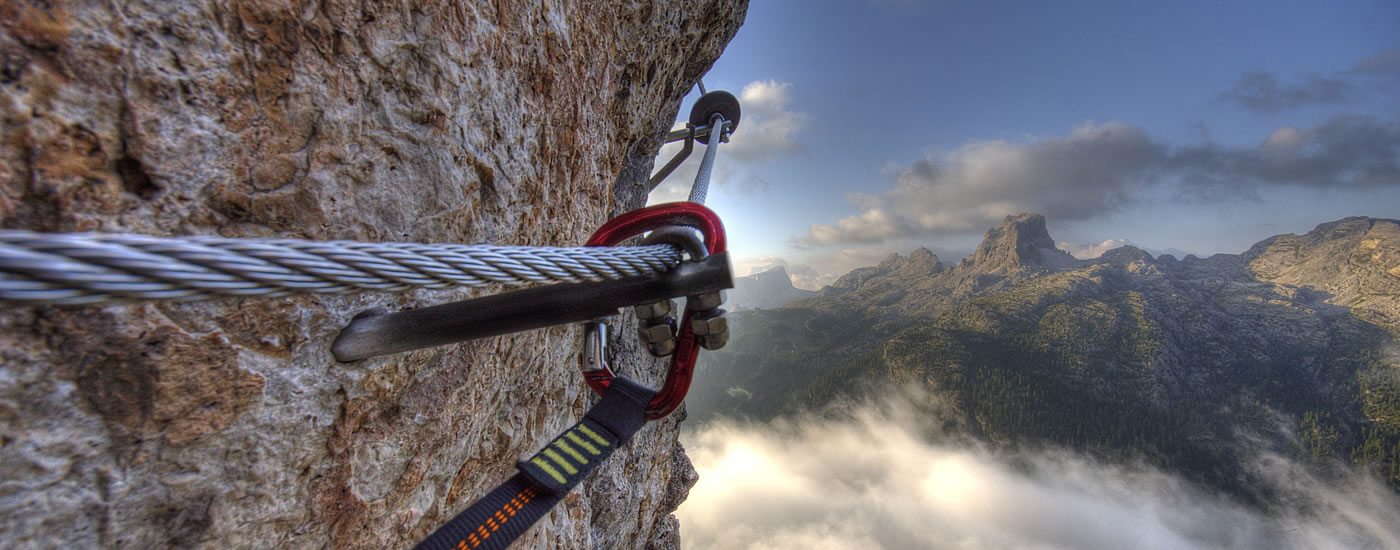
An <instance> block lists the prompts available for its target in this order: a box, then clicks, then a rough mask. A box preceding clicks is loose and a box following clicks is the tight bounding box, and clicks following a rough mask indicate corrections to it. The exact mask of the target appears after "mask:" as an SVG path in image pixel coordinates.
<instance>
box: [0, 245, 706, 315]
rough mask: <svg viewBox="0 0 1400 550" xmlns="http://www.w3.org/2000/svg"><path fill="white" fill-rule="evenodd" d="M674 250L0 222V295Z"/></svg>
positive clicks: (482, 271)
mask: <svg viewBox="0 0 1400 550" xmlns="http://www.w3.org/2000/svg"><path fill="white" fill-rule="evenodd" d="M680 261H681V251H680V249H679V248H677V247H675V246H672V245H668V244H658V245H648V246H635V247H578V248H558V247H529V246H490V245H460V244H419V243H366V242H352V241H304V240H294V239H229V238H221V237H173V238H172V237H149V236H144V235H129V234H98V233H62V234H56V233H34V232H30V231H21V230H0V302H5V303H13V304H92V303H112V302H126V301H134V300H201V299H209V298H217V297H225V296H284V295H288V294H300V293H336V294H342V293H349V292H359V291H366V290H381V291H400V290H406V289H409V288H415V287H425V288H448V287H455V286H468V287H477V286H484V285H488V284H500V285H507V286H514V285H523V284H528V283H560V282H569V283H575V282H583V281H602V280H608V279H621V278H625V277H635V276H640V275H651V274H655V273H661V272H665V271H668V270H670V269H671V268H672V267H675V266H676V265H677V264H679V263H680Z"/></svg>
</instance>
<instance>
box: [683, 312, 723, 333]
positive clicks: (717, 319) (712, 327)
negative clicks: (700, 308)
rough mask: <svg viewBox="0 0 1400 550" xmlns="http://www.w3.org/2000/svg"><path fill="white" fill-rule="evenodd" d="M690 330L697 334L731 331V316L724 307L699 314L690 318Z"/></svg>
mask: <svg viewBox="0 0 1400 550" xmlns="http://www.w3.org/2000/svg"><path fill="white" fill-rule="evenodd" d="M690 330H691V332H694V333H695V335H696V336H705V335H707V334H719V333H721V332H729V318H728V317H727V316H725V314H724V310H722V309H716V310H712V311H707V312H705V313H701V314H697V315H695V316H693V317H691V318H690Z"/></svg>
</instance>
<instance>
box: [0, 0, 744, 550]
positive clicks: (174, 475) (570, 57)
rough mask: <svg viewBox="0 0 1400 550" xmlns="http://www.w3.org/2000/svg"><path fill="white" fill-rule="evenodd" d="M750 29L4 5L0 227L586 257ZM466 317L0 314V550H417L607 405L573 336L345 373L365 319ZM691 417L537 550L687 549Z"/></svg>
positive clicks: (630, 202) (318, 303) (646, 372)
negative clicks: (537, 250)
mask: <svg viewBox="0 0 1400 550" xmlns="http://www.w3.org/2000/svg"><path fill="white" fill-rule="evenodd" d="M745 7H746V2H745V1H744V0H703V1H675V0H666V1H661V2H616V3H594V2H582V1H548V2H526V1H520V0H502V1H497V2H447V1H431V0H413V1H408V2H346V1H343V0H326V1H320V2H308V1H269V0H240V1H233V2H220V1H213V0H194V1H188V2H158V1H154V0H132V1H123V2H96V1H91V0H72V1H66V0H57V1H38V0H4V1H0V115H2V116H0V134H3V141H0V226H3V227H7V228H25V229H32V230H39V231H121V232H135V233H144V234H150V235H192V234H201V235H222V236H279V237H294V238H309V239H354V240H372V241H373V240H383V241H417V242H458V243H469V244H470V243H501V244H522V245H560V246H569V245H577V244H581V242H582V241H583V239H584V238H586V236H587V235H588V233H589V232H590V231H592V229H594V228H596V227H597V226H598V225H600V224H601V223H602V222H603V221H604V220H606V219H607V218H608V217H609V216H610V215H613V214H616V213H618V212H621V211H624V210H627V209H631V208H634V207H637V206H640V205H641V204H643V203H644V201H645V197H644V193H645V177H646V174H647V172H648V171H649V170H650V168H651V159H652V157H653V156H654V155H655V152H656V150H657V148H658V147H659V145H660V136H661V135H662V134H663V133H664V131H665V130H666V129H667V128H668V126H669V125H670V123H671V121H673V120H674V118H675V114H676V111H677V109H678V106H679V103H680V100H681V98H682V97H683V96H684V94H685V93H686V92H687V90H688V89H689V88H690V87H691V86H692V84H693V83H694V81H695V80H696V79H697V78H698V77H700V76H701V75H702V74H704V72H705V71H706V70H707V69H708V68H709V66H710V64H711V63H713V61H714V59H716V58H717V57H718V56H719V54H720V52H721V51H722V50H723V48H724V45H725V44H726V43H727V42H728V40H729V39H730V38H732V37H733V35H734V33H735V32H736V31H737V29H738V27H739V25H740V24H742V21H743V13H744V9H745ZM488 292H489V291H488ZM476 294H481V292H469V291H463V290H458V291H419V292H415V293H406V294H399V295H390V294H381V293H369V294H360V295H353V296H303V297H290V298H276V299H246V300H220V301H211V302H198V303H161V304H142V305H130V306H113V307H87V308H10V309H7V310H6V311H3V312H0V546H4V547H6V548H49V547H73V548H93V547H111V548H168V547H179V548H187V547H213V546H218V547H235V548H248V547H256V548H273V547H277V548H322V547H331V546H333V547H337V548H386V547H390V548H392V547H406V546H408V545H411V544H412V543H414V542H416V541H417V540H419V539H421V538H422V537H423V536H425V535H426V534H428V533H429V532H431V531H432V530H433V529H435V528H436V527H437V526H438V525H439V524H440V523H441V522H443V521H445V520H446V519H448V518H450V517H451V516H452V515H453V514H455V513H456V512H457V511H459V510H460V509H461V508H462V507H464V506H465V505H466V504H467V503H469V502H470V501H471V500H473V499H475V498H477V497H478V496H480V495H482V494H484V493H485V492H486V491H487V490H489V489H490V488H491V487H492V486H493V485H494V484H495V483H497V482H498V481H500V480H502V479H504V478H505V477H507V476H508V475H509V474H510V473H511V472H512V471H513V464H514V462H515V461H516V460H518V459H520V458H522V457H524V456H528V455H529V454H530V453H532V452H533V451H534V450H536V449H538V448H539V446H541V445H543V444H544V443H546V442H547V441H548V440H549V439H550V438H551V437H553V436H554V435H555V434H557V433H558V432H559V431H561V430H562V429H564V428H566V427H567V426H569V425H570V424H571V423H572V422H574V421H575V420H576V419H577V418H578V417H579V416H580V415H581V414H582V412H583V411H584V410H585V409H586V407H587V405H588V403H589V402H590V399H592V398H591V396H590V392H589V391H588V390H587V388H586V387H585V386H584V385H583V383H582V381H581V380H580V378H579V376H578V375H577V373H576V369H575V367H574V361H575V352H576V348H577V339H578V337H579V335H578V332H577V330H576V329H575V328H574V327H557V328H553V329H549V330H543V331H535V332H530V333H523V334H518V335H513V336H508V337H499V338H491V339H486V340H481V341H476V342H471V343H467V344H463V345H457V346H448V347H444V348H438V349H432V350H423V351H418V352H412V353H405V354H400V355H396V356H390V357H384V358H378V359H371V360H366V361H361V362H357V363H353V364H341V363H337V362H335V361H334V360H333V359H332V358H331V356H330V353H329V344H330V342H331V340H332V338H333V337H334V336H335V334H336V333H337V331H338V330H339V329H340V328H341V327H343V326H344V325H345V324H346V323H347V322H348V321H349V320H350V319H351V317H353V316H354V315H355V314H357V313H359V312H362V311H365V310H369V309H374V308H383V309H389V310H395V309H402V308H409V307H417V306H422V305H428V304H432V303H439V302H444V301H449V300H457V299H462V298H465V297H467V296H471V295H476ZM622 321H623V322H634V321H633V320H631V319H626V318H624V319H623V320H622ZM614 332H615V333H616V334H621V335H627V336H623V337H619V338H618V339H617V340H616V341H615V342H614V343H613V348H614V352H615V353H614V355H615V357H616V363H617V368H618V369H619V370H621V371H623V372H626V373H631V374H633V375H634V376H635V377H636V378H638V379H639V380H641V381H643V382H646V383H651V384H655V383H656V382H657V379H658V378H659V377H660V376H661V375H662V373H663V370H664V366H663V365H662V363H661V362H659V361H655V360H651V359H649V358H648V356H646V355H645V353H644V352H641V353H639V351H638V348H637V346H636V343H635V342H634V341H633V340H634V339H633V338H631V337H630V334H631V331H628V330H625V329H622V330H616V331H614ZM678 416H679V415H677V416H673V417H672V418H670V419H667V420H663V421H658V422H654V423H651V424H650V425H648V426H647V427H646V428H644V429H643V431H642V432H640V433H639V434H638V436H637V438H636V439H634V441H633V442H632V443H631V444H630V445H629V446H628V447H627V448H625V449H622V450H620V452H619V453H617V454H616V455H614V456H613V458H612V459H611V460H610V461H609V462H608V463H607V464H606V465H604V467H602V468H601V469H600V470H599V471H598V472H596V473H595V475H594V476H593V478H592V479H591V481H590V482H589V483H587V485H586V486H584V487H582V488H580V489H578V490H575V491H574V492H573V493H572V494H571V495H569V497H568V498H567V499H566V500H565V501H564V503H563V504H562V505H561V506H559V507H558V508H556V509H555V511H554V512H553V513H552V514H551V515H550V516H548V517H546V518H545V519H543V520H541V522H540V524H539V525H537V526H536V528H534V529H533V530H532V531H530V532H529V533H527V534H526V536H525V537H524V538H523V540H524V542H523V543H522V545H521V547H531V548H648V547H653V548H666V547H675V546H676V541H677V538H676V537H677V535H676V524H675V520H674V518H672V517H671V516H670V515H669V513H670V510H671V509H673V508H674V507H675V506H676V505H677V504H678V503H679V502H680V500H681V499H683V498H684V494H685V491H686V489H687V488H688V487H689V485H690V484H691V483H693V482H694V472H693V471H692V470H690V468H689V464H688V462H687V461H686V460H685V458H684V455H683V454H682V450H681V449H680V447H679V444H678V443H677V440H676V423H677V422H678V421H679V420H678Z"/></svg>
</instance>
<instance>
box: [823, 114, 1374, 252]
mask: <svg viewBox="0 0 1400 550" xmlns="http://www.w3.org/2000/svg"><path fill="white" fill-rule="evenodd" d="M1397 148H1400V122H1386V121H1382V120H1378V119H1376V118H1372V117H1358V116H1336V117H1333V118H1332V119H1330V120H1328V121H1326V122H1324V123H1322V124H1319V125H1317V126H1312V127H1308V128H1292V127H1285V128H1280V129H1278V130H1276V131H1274V132H1273V133H1271V134H1270V135H1269V136H1268V137H1267V138H1266V139H1264V140H1262V141H1261V142H1260V143H1259V144H1258V145H1256V146H1253V147H1243V148H1232V147H1225V146H1221V145H1216V144H1210V143H1206V144H1200V145H1191V146H1181V147H1174V148H1172V147H1167V146H1165V145H1163V144H1161V143H1159V142H1157V141H1156V140H1153V139H1152V138H1151V137H1150V136H1148V135H1147V133H1146V132H1144V131H1143V130H1142V129H1140V128H1137V127H1134V126H1129V125H1127V124H1123V123H1119V122H1108V123H1104V124H1095V123H1092V122H1091V123H1088V124H1085V125H1083V126H1080V127H1078V128H1075V129H1074V130H1073V131H1071V132H1070V133H1068V134H1066V135H1064V136H1056V137H1049V138H1040V139H1032V140H1029V141H1027V142H1024V143H1015V142H1010V141H1005V140H995V141H974V142H970V143H968V144H966V145H963V146H962V147H959V148H957V149H955V150H952V151H946V152H932V153H929V154H927V155H926V156H925V157H924V158H923V159H920V160H918V161H916V162H914V163H912V164H910V165H908V166H906V167H904V168H903V169H902V170H901V171H899V173H898V174H897V175H895V176H894V178H893V179H894V181H893V185H892V187H891V188H890V189H889V190H888V191H886V192H884V193H879V194H869V193H853V194H851V195H849V196H848V199H849V200H850V202H851V203H852V205H853V206H854V207H855V208H856V210H857V211H858V212H859V213H858V214H855V215H852V216H847V217H844V218H841V219H839V220H836V221H835V222H833V223H820V224H814V225H812V226H810V227H809V228H808V232H807V235H805V236H803V237H801V238H799V239H798V242H799V243H801V244H805V245H831V244H838V243H878V242H887V241H888V240H890V239H897V238H910V237H922V236H930V235H948V234H971V233H980V232H981V231H983V230H985V229H986V228H987V227H989V226H992V225H995V224H996V223H997V222H998V221H999V220H1001V219H1002V218H1004V217H1005V216H1008V215H1014V214H1019V213H1021V212H1036V213H1040V214H1044V215H1045V216H1046V217H1048V218H1050V219H1052V220H1056V221H1059V222H1064V221H1075V220H1086V219H1092V218H1096V217H1100V216H1104V215H1106V214H1109V213H1111V212H1114V211H1116V210H1119V209H1121V208H1123V207H1124V206H1127V205H1130V204H1133V203H1135V202H1136V201H1137V200H1139V197H1142V196H1144V195H1148V194H1149V193H1147V192H1146V191H1149V190H1151V189H1150V188H1151V187H1152V186H1154V185H1158V184H1167V185H1173V186H1176V188H1173V189H1172V191H1174V196H1176V197H1177V200H1180V201H1182V202H1190V201H1193V200H1196V201H1199V200H1205V199H1206V198H1208V197H1219V196H1252V195H1253V194H1254V193H1256V192H1257V190H1258V189H1259V188H1260V187H1261V186H1267V185H1298V186H1309V187H1315V188H1354V189H1367V188H1371V189H1374V188H1377V187H1381V186H1394V185H1400V156H1397V155H1395V150H1396V149H1397Z"/></svg>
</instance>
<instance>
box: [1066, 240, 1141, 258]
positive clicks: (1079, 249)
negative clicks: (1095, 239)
mask: <svg viewBox="0 0 1400 550" xmlns="http://www.w3.org/2000/svg"><path fill="white" fill-rule="evenodd" d="M1131 244H1133V243H1131V242H1128V241H1127V240H1124V239H1109V240H1106V241H1104V242H1101V243H1097V244H1080V243H1071V242H1061V243H1057V244H1056V245H1055V246H1057V247H1059V249H1060V250H1063V251H1065V252H1068V253H1069V255H1070V256H1074V257H1075V258H1079V259H1081V260H1092V259H1094V258H1097V257H1099V256H1102V255H1103V253H1104V252H1108V251H1110V250H1113V249H1115V248H1118V247H1122V246H1129V245H1131Z"/></svg>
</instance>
